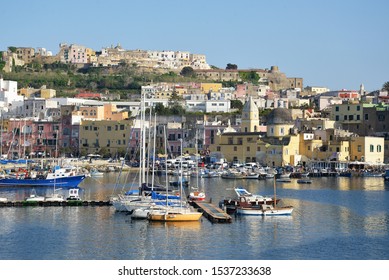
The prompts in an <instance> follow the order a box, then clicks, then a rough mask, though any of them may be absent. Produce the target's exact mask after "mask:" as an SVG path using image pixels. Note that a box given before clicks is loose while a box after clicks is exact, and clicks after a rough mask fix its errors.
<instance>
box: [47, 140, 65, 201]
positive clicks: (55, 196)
mask: <svg viewBox="0 0 389 280" xmlns="http://www.w3.org/2000/svg"><path fill="white" fill-rule="evenodd" d="M56 135H58V133H57V134H56ZM57 143H58V139H56V141H55V155H56V156H58V144H57ZM59 169H60V166H59V165H57V166H55V167H54V176H55V177H54V184H53V194H52V195H50V196H46V198H45V200H46V201H48V202H62V201H65V198H64V196H63V195H62V194H59V193H57V192H56V191H59V190H61V188H59V189H56V188H55V187H56V186H55V185H56V182H57V178H58V175H59V174H58V173H56V170H59Z"/></svg>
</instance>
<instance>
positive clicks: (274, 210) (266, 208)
mask: <svg viewBox="0 0 389 280" xmlns="http://www.w3.org/2000/svg"><path fill="white" fill-rule="evenodd" d="M292 212H293V207H292V206H284V207H279V206H273V205H268V204H262V205H260V206H258V207H252V206H251V207H244V206H240V207H238V208H237V209H236V214H238V215H251V216H288V215H292Z"/></svg>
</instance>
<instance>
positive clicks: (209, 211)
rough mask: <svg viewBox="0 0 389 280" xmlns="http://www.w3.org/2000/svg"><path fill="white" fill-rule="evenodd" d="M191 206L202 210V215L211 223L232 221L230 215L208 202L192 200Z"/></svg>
mask: <svg viewBox="0 0 389 280" xmlns="http://www.w3.org/2000/svg"><path fill="white" fill-rule="evenodd" d="M193 207H194V208H197V209H198V211H200V212H203V216H204V217H206V218H207V219H208V220H210V221H211V222H212V223H231V222H232V218H231V216H230V215H228V214H227V213H226V212H224V211H223V210H222V209H220V208H219V207H217V206H215V205H213V204H212V203H210V202H203V201H201V202H200V201H193Z"/></svg>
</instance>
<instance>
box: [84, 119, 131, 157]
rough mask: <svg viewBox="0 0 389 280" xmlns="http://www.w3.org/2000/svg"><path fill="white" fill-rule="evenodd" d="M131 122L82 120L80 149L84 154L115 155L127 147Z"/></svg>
mask: <svg viewBox="0 0 389 280" xmlns="http://www.w3.org/2000/svg"><path fill="white" fill-rule="evenodd" d="M132 124H133V121H132V120H121V121H113V120H83V121H81V124H80V137H79V139H80V149H81V152H84V153H85V154H89V153H98V154H101V155H102V156H104V154H111V155H115V154H116V153H117V152H123V151H125V150H126V148H127V146H128V141H129V138H130V133H131V128H132Z"/></svg>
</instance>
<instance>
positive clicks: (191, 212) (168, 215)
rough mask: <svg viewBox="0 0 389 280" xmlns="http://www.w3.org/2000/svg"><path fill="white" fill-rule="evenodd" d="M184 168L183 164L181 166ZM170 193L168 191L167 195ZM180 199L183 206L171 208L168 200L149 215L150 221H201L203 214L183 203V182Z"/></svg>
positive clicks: (185, 202)
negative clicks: (162, 206)
mask: <svg viewBox="0 0 389 280" xmlns="http://www.w3.org/2000/svg"><path fill="white" fill-rule="evenodd" d="M164 133H165V149H166V146H167V143H166V138H167V137H166V130H164ZM181 151H182V139H181ZM181 168H182V164H181ZM166 181H167V180H166ZM167 189H168V184H166V190H167ZM167 192H168V191H166V193H167ZM180 194H181V195H180V197H181V201H180V203H181V205H180V206H179V207H171V206H169V205H168V200H166V206H165V207H164V208H161V209H151V210H150V212H149V213H148V219H149V220H150V221H159V222H195V221H199V220H200V218H201V216H202V215H203V213H202V212H198V211H196V210H195V209H194V208H193V207H192V206H190V205H188V202H187V201H183V200H182V199H183V195H182V194H183V186H182V180H181V187H180Z"/></svg>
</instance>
